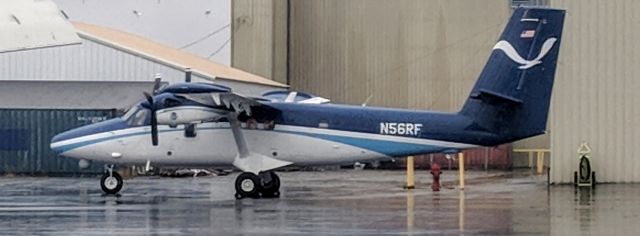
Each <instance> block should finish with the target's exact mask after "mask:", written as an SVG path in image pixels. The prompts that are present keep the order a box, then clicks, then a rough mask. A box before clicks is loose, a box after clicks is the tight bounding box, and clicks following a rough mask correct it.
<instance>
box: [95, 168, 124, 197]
mask: <svg viewBox="0 0 640 236" xmlns="http://www.w3.org/2000/svg"><path fill="white" fill-rule="evenodd" d="M105 169H106V171H105V173H104V175H102V178H100V188H102V191H104V192H105V193H107V194H116V193H118V192H120V189H122V185H124V181H123V180H122V176H120V174H118V172H115V171H113V166H108V167H106V168H105Z"/></svg>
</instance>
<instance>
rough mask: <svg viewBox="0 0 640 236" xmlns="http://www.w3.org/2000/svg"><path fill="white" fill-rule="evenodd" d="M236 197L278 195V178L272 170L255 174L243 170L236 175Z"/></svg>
mask: <svg viewBox="0 0 640 236" xmlns="http://www.w3.org/2000/svg"><path fill="white" fill-rule="evenodd" d="M235 187H236V194H235V197H236V199H242V198H246V197H250V198H260V197H264V198H268V197H279V196H280V178H279V177H278V175H276V174H275V173H274V172H272V171H270V172H263V173H260V175H256V174H253V173H249V172H243V173H242V174H240V175H238V177H236V185H235Z"/></svg>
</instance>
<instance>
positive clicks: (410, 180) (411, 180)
mask: <svg viewBox="0 0 640 236" xmlns="http://www.w3.org/2000/svg"><path fill="white" fill-rule="evenodd" d="M413 170H414V164H413V156H409V157H407V185H406V186H405V188H407V189H414V188H415V187H416V181H415V176H414V173H413Z"/></svg>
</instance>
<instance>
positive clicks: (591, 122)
mask: <svg viewBox="0 0 640 236" xmlns="http://www.w3.org/2000/svg"><path fill="white" fill-rule="evenodd" d="M551 5H552V6H553V7H558V8H564V9H566V10H567V17H566V22H565V30H564V39H563V42H562V48H561V50H560V61H559V66H558V72H557V78H556V83H555V87H554V93H553V100H552V113H551V130H552V133H551V152H552V155H553V157H552V158H551V181H552V182H554V183H569V182H573V171H575V170H577V166H578V159H577V154H576V150H577V148H578V146H579V145H580V143H581V142H582V141H587V142H589V144H590V145H591V148H592V150H593V154H592V156H593V164H592V165H593V169H594V170H595V171H596V172H597V177H598V181H603V182H639V181H640V158H638V153H637V149H636V146H637V145H638V141H639V140H640V128H639V127H640V106H639V105H638V104H640V93H638V91H640V79H639V78H638V77H639V76H638V75H640V66H639V65H640V44H638V42H640V31H638V23H639V21H638V19H639V17H640V1H634V0H621V1H596V0H553V1H551Z"/></svg>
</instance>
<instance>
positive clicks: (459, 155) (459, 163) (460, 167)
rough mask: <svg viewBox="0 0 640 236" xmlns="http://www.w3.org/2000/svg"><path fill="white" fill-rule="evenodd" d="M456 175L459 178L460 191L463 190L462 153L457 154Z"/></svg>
mask: <svg viewBox="0 0 640 236" xmlns="http://www.w3.org/2000/svg"><path fill="white" fill-rule="evenodd" d="M458 173H459V177H460V190H464V153H462V152H460V153H458Z"/></svg>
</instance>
